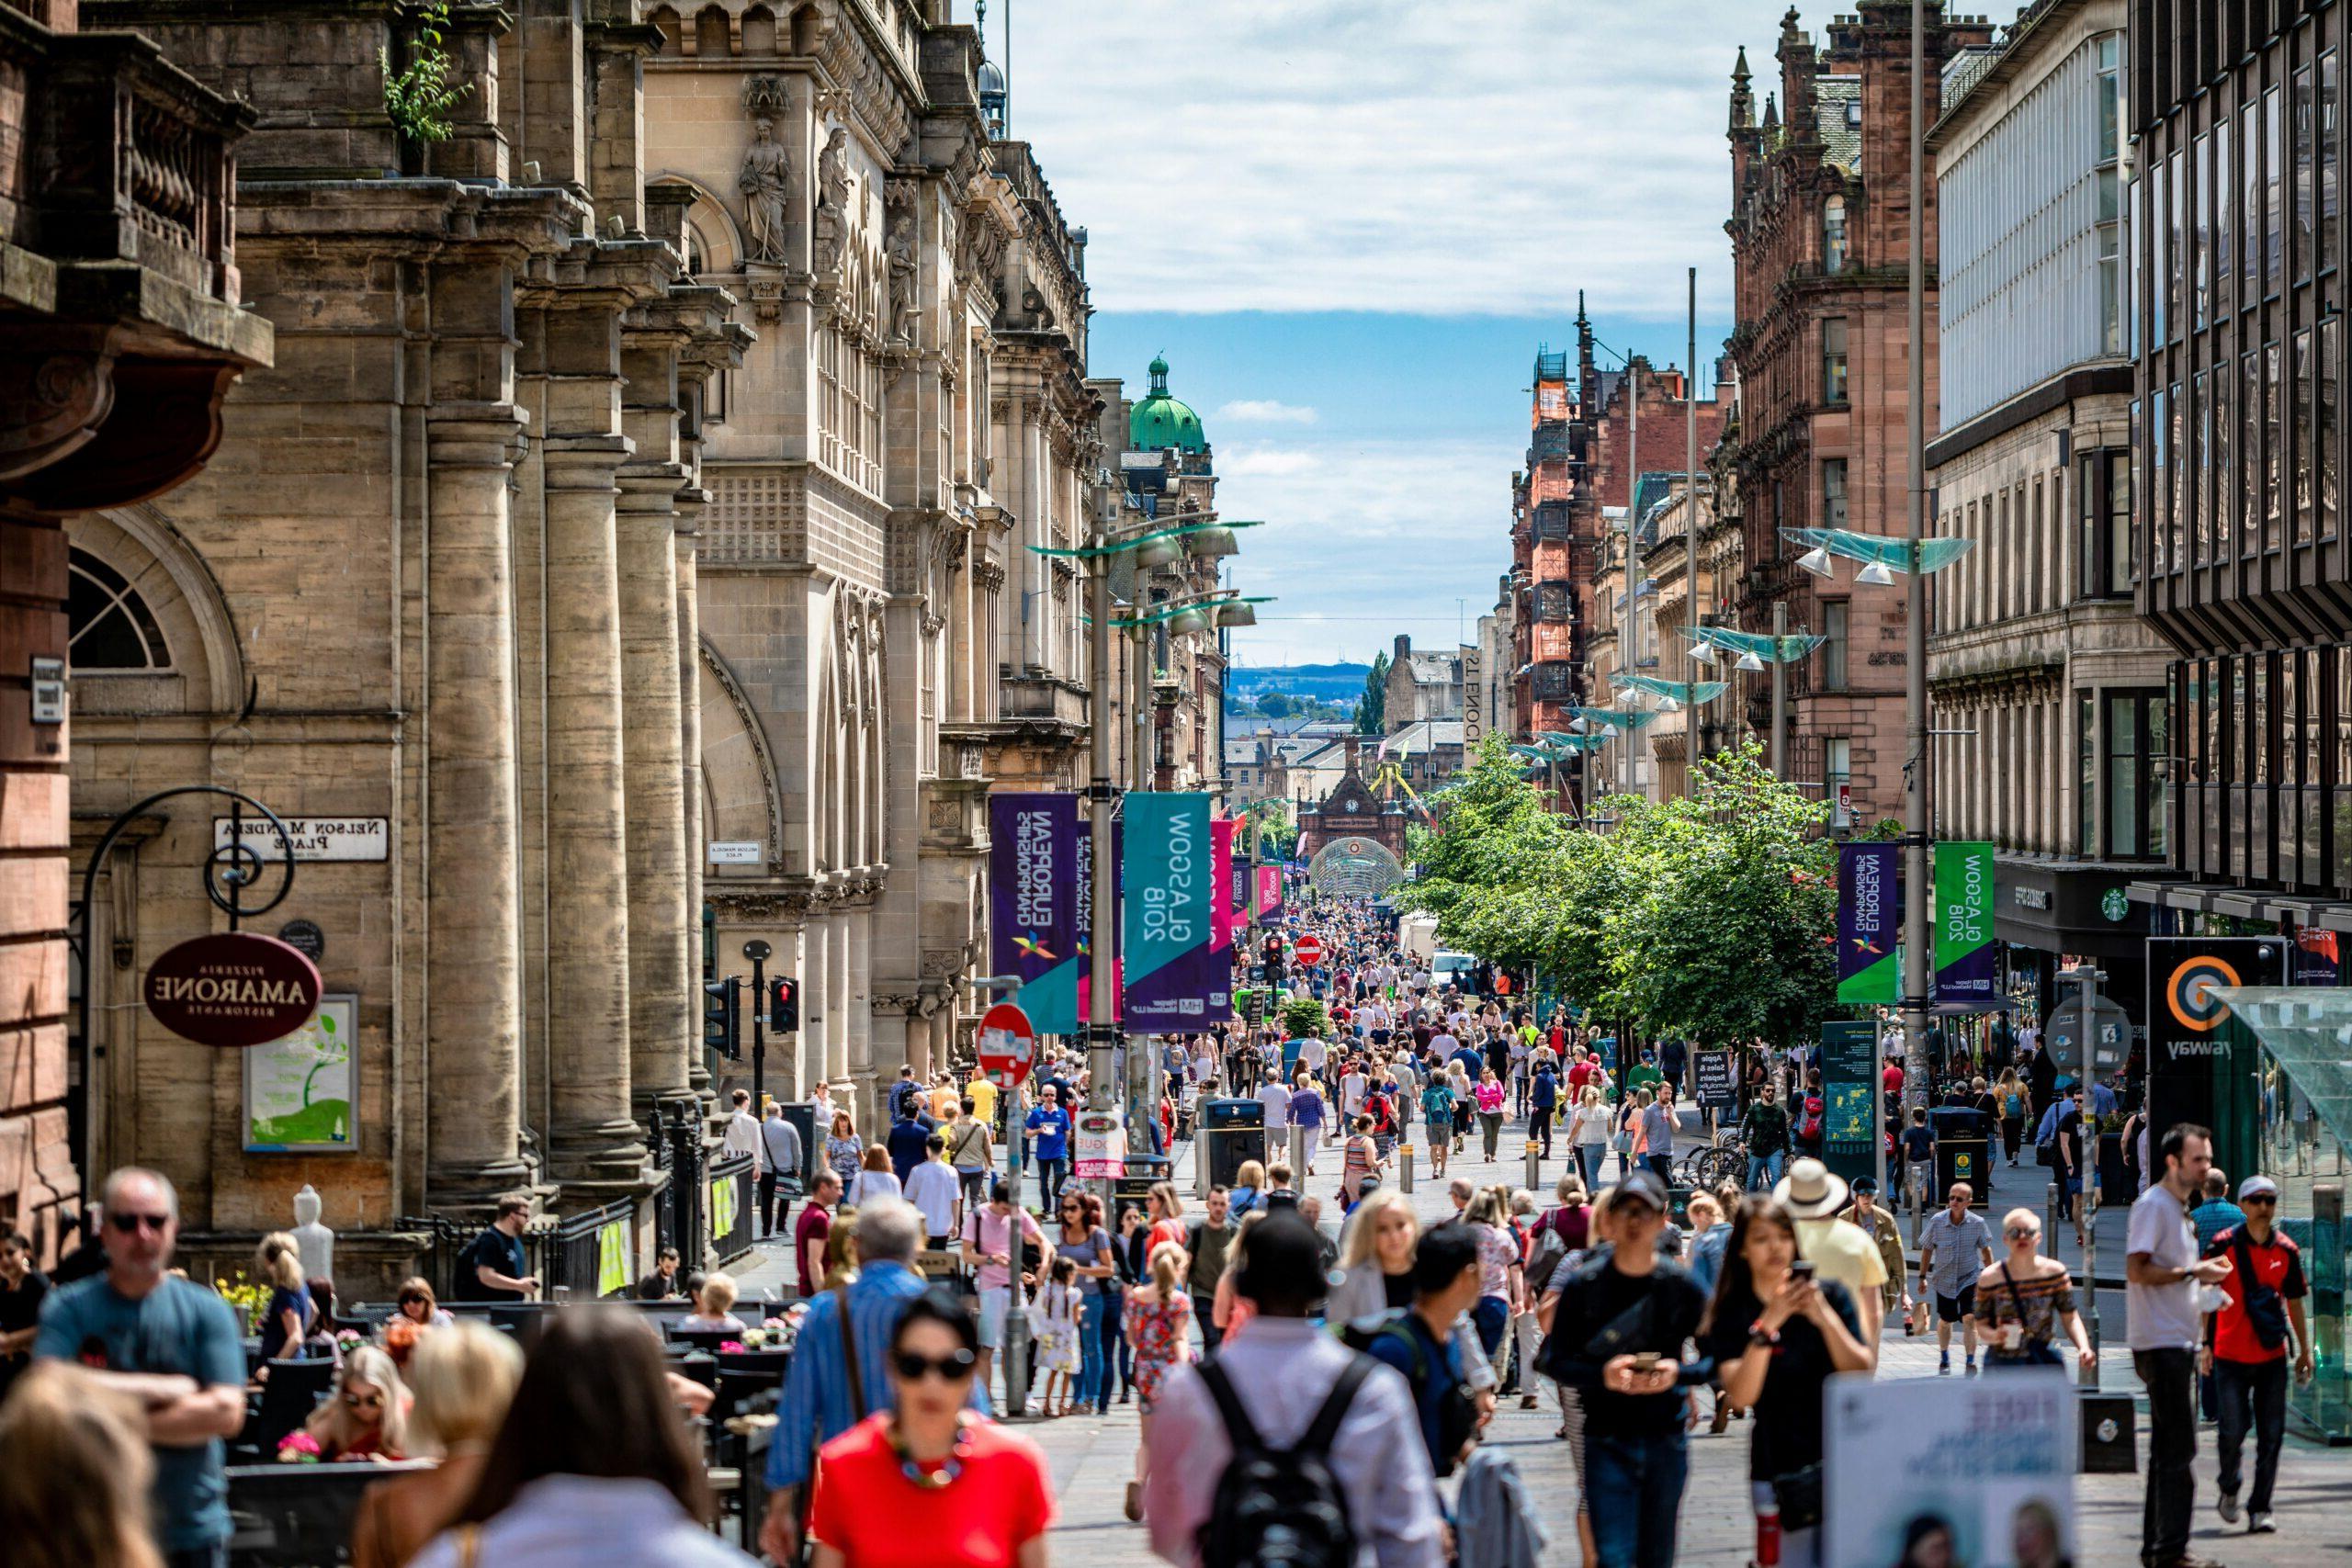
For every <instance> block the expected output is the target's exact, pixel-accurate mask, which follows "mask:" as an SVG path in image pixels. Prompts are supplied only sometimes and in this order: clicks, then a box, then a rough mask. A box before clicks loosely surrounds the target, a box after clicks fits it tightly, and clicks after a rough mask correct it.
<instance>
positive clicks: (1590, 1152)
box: [1577, 1144, 1609, 1192]
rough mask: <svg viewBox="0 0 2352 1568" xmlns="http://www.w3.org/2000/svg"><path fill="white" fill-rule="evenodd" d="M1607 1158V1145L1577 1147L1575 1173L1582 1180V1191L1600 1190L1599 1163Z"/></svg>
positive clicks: (1582, 1145) (1579, 1145)
mask: <svg viewBox="0 0 2352 1568" xmlns="http://www.w3.org/2000/svg"><path fill="white" fill-rule="evenodd" d="M1608 1157H1609V1145H1607V1144H1578V1145H1577V1174H1578V1175H1579V1176H1582V1177H1583V1178H1584V1190H1586V1191H1587V1192H1598V1191H1600V1162H1601V1161H1602V1160H1604V1159H1606V1158H1608Z"/></svg>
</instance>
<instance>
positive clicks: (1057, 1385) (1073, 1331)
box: [1029, 1258, 1079, 1416]
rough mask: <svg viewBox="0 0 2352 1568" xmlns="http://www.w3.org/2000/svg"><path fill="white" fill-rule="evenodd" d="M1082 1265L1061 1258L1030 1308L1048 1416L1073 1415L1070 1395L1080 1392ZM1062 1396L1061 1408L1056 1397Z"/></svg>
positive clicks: (1044, 1405) (1031, 1335)
mask: <svg viewBox="0 0 2352 1568" xmlns="http://www.w3.org/2000/svg"><path fill="white" fill-rule="evenodd" d="M1078 1314H1079V1294H1078V1264H1077V1262H1076V1260H1074V1259H1072V1258H1055V1259H1054V1261H1053V1265H1052V1267H1051V1268H1050V1269H1047V1271H1046V1285H1045V1288H1044V1289H1042V1290H1040V1291H1039V1292H1037V1299H1036V1301H1035V1302H1034V1303H1031V1304H1030V1307H1029V1334H1030V1337H1032V1338H1034V1339H1035V1341H1036V1342H1037V1370H1038V1371H1041V1372H1043V1373H1045V1374H1046V1383H1045V1393H1044V1395H1043V1401H1044V1403H1043V1404H1042V1406H1041V1408H1042V1410H1043V1412H1044V1414H1046V1415H1047V1416H1067V1415H1069V1408H1070V1395H1071V1393H1073V1392H1074V1391H1075V1389H1076V1388H1077V1379H1078V1371H1079V1351H1078ZM1057 1394H1058V1395H1060V1403H1059V1404H1058V1405H1057V1404H1056V1402H1055V1396H1056V1395H1057Z"/></svg>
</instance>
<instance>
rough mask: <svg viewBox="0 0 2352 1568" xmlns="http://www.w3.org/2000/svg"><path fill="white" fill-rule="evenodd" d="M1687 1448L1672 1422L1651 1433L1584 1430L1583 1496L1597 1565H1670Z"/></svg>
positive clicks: (1688, 1456)
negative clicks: (1661, 1433) (1609, 1434)
mask: <svg viewBox="0 0 2352 1568" xmlns="http://www.w3.org/2000/svg"><path fill="white" fill-rule="evenodd" d="M1690 1472H1691V1450H1690V1445H1689V1442H1688V1439H1686V1438H1684V1436H1683V1434H1682V1432H1681V1430H1680V1429H1679V1427H1678V1428H1677V1429H1676V1430H1674V1431H1672V1432H1668V1433H1666V1434H1665V1435H1664V1436H1662V1437H1656V1438H1621V1437H1604V1436H1602V1435H1601V1434H1600V1433H1598V1432H1595V1431H1592V1430H1591V1429H1589V1428H1587V1430H1586V1432H1585V1435H1584V1495H1585V1496H1586V1497H1587V1498H1589V1499H1590V1500H1591V1501H1590V1503H1589V1505H1588V1506H1587V1508H1586V1512H1587V1513H1588V1514H1589V1516H1590V1517H1591V1519H1592V1547H1593V1560H1594V1561H1595V1562H1597V1563H1598V1564H1599V1565H1600V1568H1670V1565H1671V1564H1672V1563H1673V1562H1674V1529H1675V1524H1676V1521H1677V1519H1678V1518H1679V1517H1680V1514H1681V1511H1682V1483H1683V1482H1684V1480H1685V1479H1686V1478H1687V1477H1688V1476H1689V1474H1690Z"/></svg>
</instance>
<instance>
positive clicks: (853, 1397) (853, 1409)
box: [833, 1285, 865, 1421]
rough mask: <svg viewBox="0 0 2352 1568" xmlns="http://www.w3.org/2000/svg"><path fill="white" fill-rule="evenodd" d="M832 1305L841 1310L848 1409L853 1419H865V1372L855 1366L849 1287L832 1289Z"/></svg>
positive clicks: (855, 1334) (855, 1335) (855, 1354)
mask: <svg viewBox="0 0 2352 1568" xmlns="http://www.w3.org/2000/svg"><path fill="white" fill-rule="evenodd" d="M833 1304H834V1306H836V1307H838V1308H839V1309H840V1310H841V1318H842V1359H843V1360H844V1361H846V1362H848V1363H849V1408H850V1414H851V1416H852V1418H853V1419H854V1420H858V1421H863V1420H865V1369H864V1368H862V1367H860V1366H859V1365H858V1364H857V1331H856V1330H855V1329H854V1328H853V1327H852V1326H851V1325H850V1321H849V1287H848V1286H847V1285H835V1286H834V1287H833Z"/></svg>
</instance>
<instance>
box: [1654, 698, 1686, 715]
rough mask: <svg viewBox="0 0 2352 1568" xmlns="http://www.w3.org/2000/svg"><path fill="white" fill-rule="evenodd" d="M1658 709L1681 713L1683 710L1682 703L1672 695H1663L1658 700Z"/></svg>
mask: <svg viewBox="0 0 2352 1568" xmlns="http://www.w3.org/2000/svg"><path fill="white" fill-rule="evenodd" d="M1657 711H1658V712H1660V713H1680V712H1681V711H1682V705H1681V704H1680V703H1679V702H1677V701H1675V700H1674V698H1673V697H1672V696H1671V695H1668V696H1663V697H1660V698H1658V700H1657Z"/></svg>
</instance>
